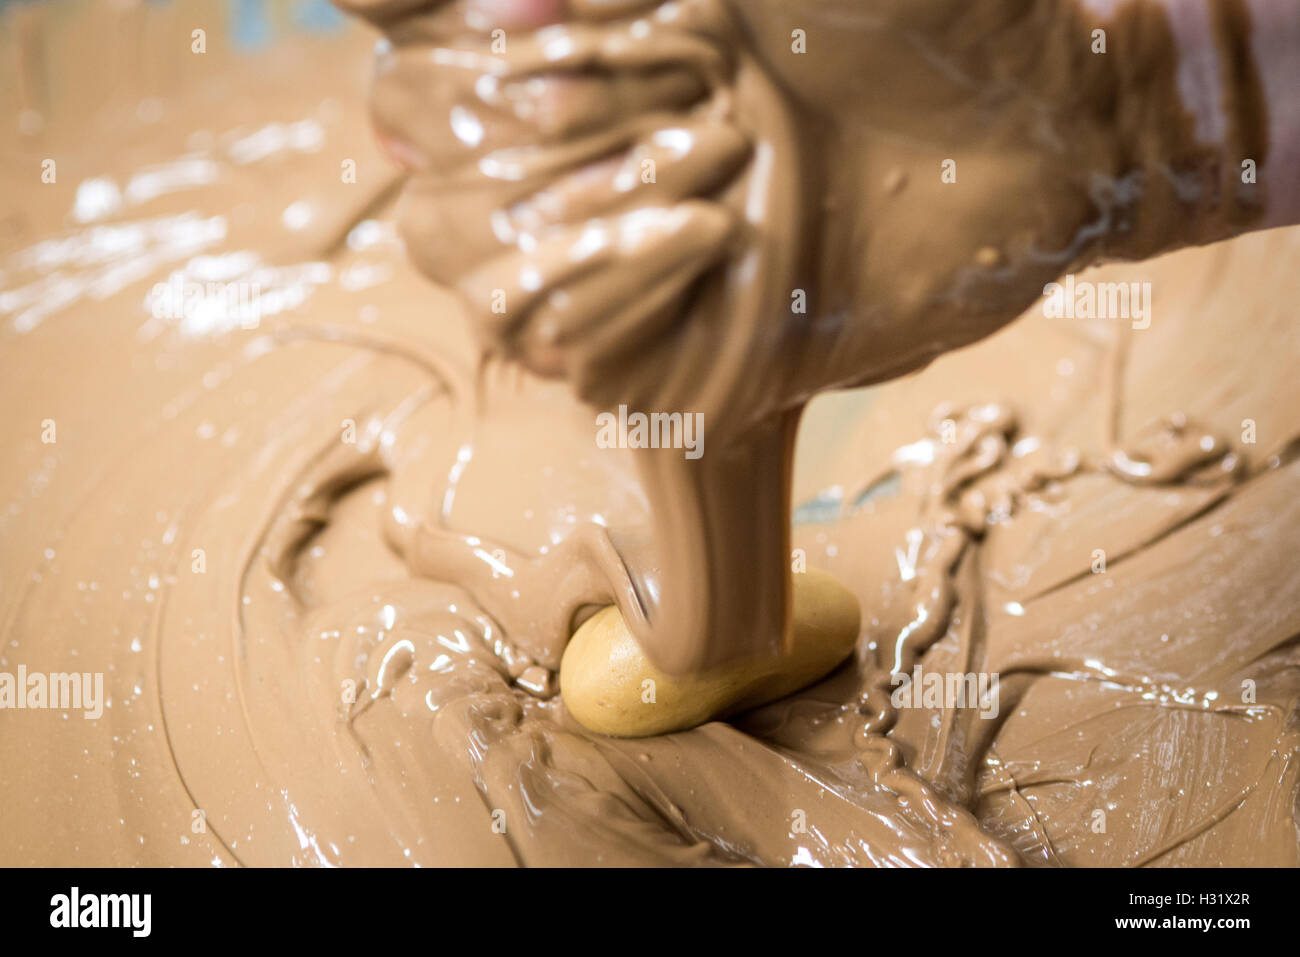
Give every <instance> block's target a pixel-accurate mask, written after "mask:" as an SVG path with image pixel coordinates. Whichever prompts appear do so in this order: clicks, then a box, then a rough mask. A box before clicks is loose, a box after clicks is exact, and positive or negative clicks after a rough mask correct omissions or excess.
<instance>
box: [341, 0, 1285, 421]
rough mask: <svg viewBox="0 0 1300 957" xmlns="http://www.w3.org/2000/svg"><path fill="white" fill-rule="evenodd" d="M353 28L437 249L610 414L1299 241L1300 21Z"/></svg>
mask: <svg viewBox="0 0 1300 957" xmlns="http://www.w3.org/2000/svg"><path fill="white" fill-rule="evenodd" d="M345 5H346V6H349V7H351V8H352V9H356V10H359V11H360V12H362V13H365V14H366V15H368V16H370V17H371V18H372V19H374V20H375V21H376V22H377V23H379V24H380V25H381V27H382V28H383V29H384V30H385V33H386V35H387V36H388V38H389V43H388V45H386V46H385V47H383V48H382V49H381V52H380V55H379V62H378V69H377V76H376V81H375V87H374V97H373V104H374V112H375V120H376V124H377V126H378V128H379V130H380V134H381V136H382V137H383V138H384V140H385V141H386V142H387V143H388V144H389V146H390V149H391V151H392V152H393V153H394V154H395V155H397V156H399V157H400V158H402V159H403V161H404V162H405V163H406V164H407V165H409V166H411V167H412V169H413V170H414V175H413V177H412V182H411V184H410V186H409V188H408V190H407V195H406V210H405V214H404V217H403V219H404V231H405V233H406V235H407V237H408V239H409V241H410V249H411V253H412V255H413V256H414V257H415V259H416V261H417V262H418V263H419V264H420V265H421V267H422V268H423V269H424V270H425V271H427V272H428V273H429V274H430V275H432V276H434V277H435V278H438V279H440V280H441V281H443V282H446V283H448V284H449V285H453V286H455V287H456V288H458V289H459V290H460V291H461V293H462V295H463V296H464V298H465V300H466V302H467V304H468V305H469V307H470V310H471V313H472V314H473V315H474V316H475V317H476V319H477V325H478V328H479V329H480V331H481V332H482V333H483V335H484V338H485V340H486V341H487V342H488V343H489V344H490V345H491V346H492V347H493V348H495V349H498V350H500V351H502V352H505V353H506V354H509V355H512V356H514V357H516V358H518V359H520V360H521V361H522V362H523V363H524V364H526V365H528V366H529V367H531V368H532V369H534V370H535V371H538V372H541V373H543V374H549V375H561V376H564V377H566V378H568V379H569V380H570V381H571V382H572V383H573V384H574V386H575V388H576V389H577V391H578V393H579V394H580V395H581V396H582V397H583V398H585V399H587V400H589V401H591V402H593V403H595V404H598V405H613V404H614V403H616V402H626V403H628V404H629V405H631V406H634V407H637V408H643V409H667V410H681V409H690V410H696V411H704V412H706V414H708V415H709V416H711V417H713V419H714V421H715V423H717V422H719V420H721V424H722V425H724V426H725V425H726V424H727V423H726V419H727V418H728V417H735V416H738V415H743V416H745V417H750V418H761V417H764V416H766V415H768V414H769V413H771V412H773V411H775V410H777V409H780V408H783V407H788V406H791V405H795V404H798V403H799V402H800V401H801V400H803V399H805V398H807V397H808V396H809V395H811V394H813V393H815V392H816V391H819V390H821V389H824V388H826V387H829V386H834V385H851V384H860V383H865V382H870V381H876V380H880V379H883V378H888V377H891V376H894V375H898V374H902V373H904V372H906V371H910V370H911V369H914V368H916V367H917V366H919V365H923V364H924V363H926V362H927V361H929V360H930V359H932V358H934V357H935V356H936V355H938V354H940V353H942V352H944V351H947V350H949V349H951V348H955V347H956V346H959V345H962V344H965V343H967V342H970V341H973V340H974V339H977V338H979V337H981V336H983V335H986V334H988V333H989V332H991V331H993V330H995V329H996V328H998V327H999V326H1001V325H1003V324H1005V323H1006V322H1007V321H1009V320H1010V319H1011V318H1013V317H1014V316H1015V315H1017V314H1018V313H1019V312H1020V311H1022V310H1023V309H1024V308H1025V307H1027V306H1028V305H1030V304H1031V303H1032V302H1033V301H1034V300H1035V298H1037V297H1038V296H1039V295H1041V292H1042V289H1043V286H1044V284H1045V283H1047V282H1050V281H1052V280H1053V279H1055V278H1056V277H1058V276H1059V275H1061V274H1062V273H1064V272H1066V271H1069V270H1071V269H1076V268H1081V267H1082V266H1084V265H1086V264H1088V263H1090V262H1092V261H1095V260H1097V259H1099V258H1104V257H1118V258H1143V257H1146V256H1150V255H1153V254H1155V253H1158V252H1162V251H1165V250H1167V249H1171V248H1174V247H1177V246H1179V245H1184V244H1187V243H1192V242H1206V241H1211V240H1214V239H1218V238H1222V237H1225V236H1229V235H1232V234H1234V233H1236V232H1240V231H1243V230H1246V229H1250V228H1257V227H1260V226H1264V225H1270V224H1274V223H1278V222H1287V221H1292V220H1294V219H1295V218H1296V213H1297V209H1296V207H1297V201H1296V185H1295V179H1296V177H1295V176H1294V175H1293V172H1292V174H1291V175H1290V176H1288V172H1287V171H1288V168H1289V169H1290V170H1292V171H1293V170H1294V163H1295V149H1296V143H1297V141H1300V136H1298V135H1297V134H1296V130H1295V115H1294V113H1295V111H1294V109H1293V108H1290V107H1289V106H1287V105H1286V101H1285V98H1282V97H1279V96H1278V95H1277V89H1275V88H1276V87H1278V85H1279V83H1282V84H1283V86H1284V84H1285V80H1284V78H1285V76H1286V75H1287V73H1288V67H1290V69H1292V70H1293V69H1294V66H1295V63H1296V51H1297V50H1300V13H1298V12H1297V8H1295V7H1294V5H1289V4H1287V3H1285V2H1284V0H1246V2H1244V3H1236V2H1228V0H1131V2H1128V3H1116V2H1111V0H1090V2H1083V3H1080V2H1073V0H1057V2H1047V3H1024V2H1013V0H996V2H984V3H979V4H971V3H969V2H966V0H924V2H922V0H881V2H876V3H872V4H863V3H861V2H859V0H817V2H815V3H808V2H792V0H754V2H749V3H734V4H725V3H723V2H721V0H681V2H677V3H666V4H657V3H653V2H645V0H605V2H599V0H567V2H566V0H464V2H459V3H442V4H429V3H414V2H402V0H386V2H373V0H350V2H348V3H346V4H345ZM1279 78H1283V79H1279ZM1287 110H1290V112H1289V113H1288V112H1286V111H1287ZM716 434H718V432H717V431H716V430H715V435H716Z"/></svg>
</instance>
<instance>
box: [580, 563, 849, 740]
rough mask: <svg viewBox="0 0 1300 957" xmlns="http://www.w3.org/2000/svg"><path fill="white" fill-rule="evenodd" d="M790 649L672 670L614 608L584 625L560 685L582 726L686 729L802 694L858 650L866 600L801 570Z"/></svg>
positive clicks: (632, 734)
mask: <svg viewBox="0 0 1300 957" xmlns="http://www.w3.org/2000/svg"><path fill="white" fill-rule="evenodd" d="M793 579H794V588H793V599H794V600H793V609H792V615H791V626H790V627H791V638H790V641H789V642H787V645H788V647H787V649H786V650H785V651H784V652H783V653H781V654H779V655H773V656H768V657H762V658H747V659H743V660H739V661H734V662H730V663H728V664H725V665H721V666H719V667H717V668H712V669H709V670H707V671H703V672H698V673H693V674H686V675H670V674H666V673H664V672H663V671H661V670H659V669H658V668H656V667H655V666H654V664H653V663H652V662H651V661H650V659H649V658H648V657H646V655H645V652H643V651H642V650H641V646H640V645H639V644H638V643H637V640H636V639H635V638H634V637H633V636H632V633H631V631H629V630H628V627H627V624H626V623H625V622H624V620H623V616H622V614H620V613H619V610H618V608H616V607H614V606H610V607H608V608H604V609H602V610H601V611H599V612H597V613H596V614H595V615H593V616H592V617H591V618H590V619H588V620H587V621H586V622H584V623H583V625H582V627H580V628H579V629H578V630H577V631H576V632H575V633H574V635H573V638H572V639H571V640H570V641H569V645H568V647H567V648H566V649H565V652H564V658H563V661H562V662H561V664H560V691H561V693H562V694H563V696H564V704H565V707H566V708H567V709H568V711H569V713H570V714H571V715H573V717H574V718H575V719H576V720H577V721H578V722H579V723H580V724H582V725H583V727H585V728H587V729H589V730H591V731H596V732H598V733H600V734H607V735H612V736H615V737H625V738H639V737H646V736H648V735H652V734H665V733H667V732H669V731H681V730H684V729H686V728H693V727H695V726H696V725H698V724H702V723H704V722H705V721H709V720H712V719H714V718H720V717H725V716H726V715H729V714H734V713H736V712H739V711H744V710H746V709H748V708H753V707H757V706H758V705H761V704H765V703H767V702H769V701H774V700H776V699H777V698H780V697H783V696H785V695H787V694H790V693H791V692H793V691H797V690H799V689H800V688H803V687H805V686H806V685H809V684H811V683H812V682H814V681H816V680H817V679H819V678H821V677H823V676H825V675H826V674H828V673H829V672H830V671H832V670H833V669H834V668H835V667H836V666H837V665H839V664H840V663H841V662H842V661H844V659H845V658H847V657H848V656H849V653H850V652H851V651H852V650H853V645H854V642H855V641H856V640H857V637H858V625H859V616H860V613H859V609H858V601H857V599H856V598H855V597H854V596H853V593H852V592H850V591H849V590H848V589H847V588H846V587H844V585H842V584H840V582H839V581H837V580H836V579H835V578H834V577H832V576H831V575H828V574H827V573H825V572H822V571H818V570H817V569H812V568H810V569H808V570H807V571H806V572H803V573H799V574H796V575H794V576H793Z"/></svg>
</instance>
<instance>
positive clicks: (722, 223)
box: [457, 201, 732, 352]
mask: <svg viewBox="0 0 1300 957" xmlns="http://www.w3.org/2000/svg"><path fill="white" fill-rule="evenodd" d="M731 226H732V220H731V214H730V213H729V212H727V211H726V210H724V209H722V208H721V207H719V206H717V205H716V204H713V203H705V202H698V201H692V202H686V203H679V204H677V205H676V206H674V207H672V208H670V209H665V208H649V209H638V210H635V211H632V212H630V213H625V214H623V215H621V216H615V217H611V218H608V219H600V220H593V221H591V222H588V223H586V224H584V225H582V226H580V227H568V228H565V229H562V230H558V231H556V232H555V233H553V234H551V235H548V236H546V237H545V238H543V239H542V240H541V241H540V242H539V243H538V244H537V246H536V248H533V249H530V250H529V251H527V252H524V251H521V250H512V251H511V252H509V253H507V254H506V255H505V256H502V257H499V258H498V259H496V260H493V261H491V262H489V263H487V264H485V265H484V266H482V267H481V268H479V269H476V270H474V271H473V272H471V273H469V274H468V275H466V276H464V277H462V278H461V279H460V281H459V282H458V283H457V288H458V290H459V291H460V293H461V295H462V297H463V298H464V300H465V302H466V303H467V305H468V306H469V307H470V310H471V314H472V315H473V316H474V317H475V319H476V320H477V327H478V329H479V331H480V333H481V334H482V335H483V336H484V337H485V338H486V339H487V340H488V342H489V344H490V345H493V346H495V347H496V348H498V349H500V350H502V351H506V352H510V351H517V349H518V345H519V343H518V337H517V335H516V334H517V332H518V331H519V330H520V329H521V328H522V326H523V325H524V323H525V322H527V321H528V320H529V319H530V318H532V317H533V315H534V314H535V313H536V311H537V310H538V309H539V308H540V307H541V305H542V304H543V303H545V304H546V305H547V306H548V307H549V311H548V312H547V313H546V315H547V317H548V319H549V320H550V321H552V322H554V323H556V324H557V325H558V327H559V328H558V329H557V330H556V332H555V333H554V335H555V336H556V337H565V336H570V335H573V334H575V333H576V332H578V331H580V330H582V329H588V328H591V327H592V326H594V325H595V324H596V323H597V322H598V321H599V320H600V318H601V316H602V315H603V314H606V313H607V312H608V311H609V310H611V309H617V308H618V307H620V306H621V305H622V304H623V303H624V302H626V301H628V300H630V299H632V298H635V297H637V296H641V295H644V294H645V292H646V290H647V289H648V288H649V286H650V284H652V283H657V282H662V281H666V280H668V279H669V278H670V277H672V276H674V275H676V274H677V273H678V272H679V271H689V272H691V273H692V274H695V275H698V274H699V273H700V272H701V271H702V270H703V269H704V268H707V267H708V265H710V264H712V263H713V262H715V261H716V260H717V258H718V256H719V255H721V253H722V252H723V251H724V250H725V244H726V239H727V235H728V233H729V232H730V229H731ZM589 276H590V277H595V279H594V281H593V282H592V283H591V284H589V285H579V281H580V280H583V279H585V278H586V277H589Z"/></svg>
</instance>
